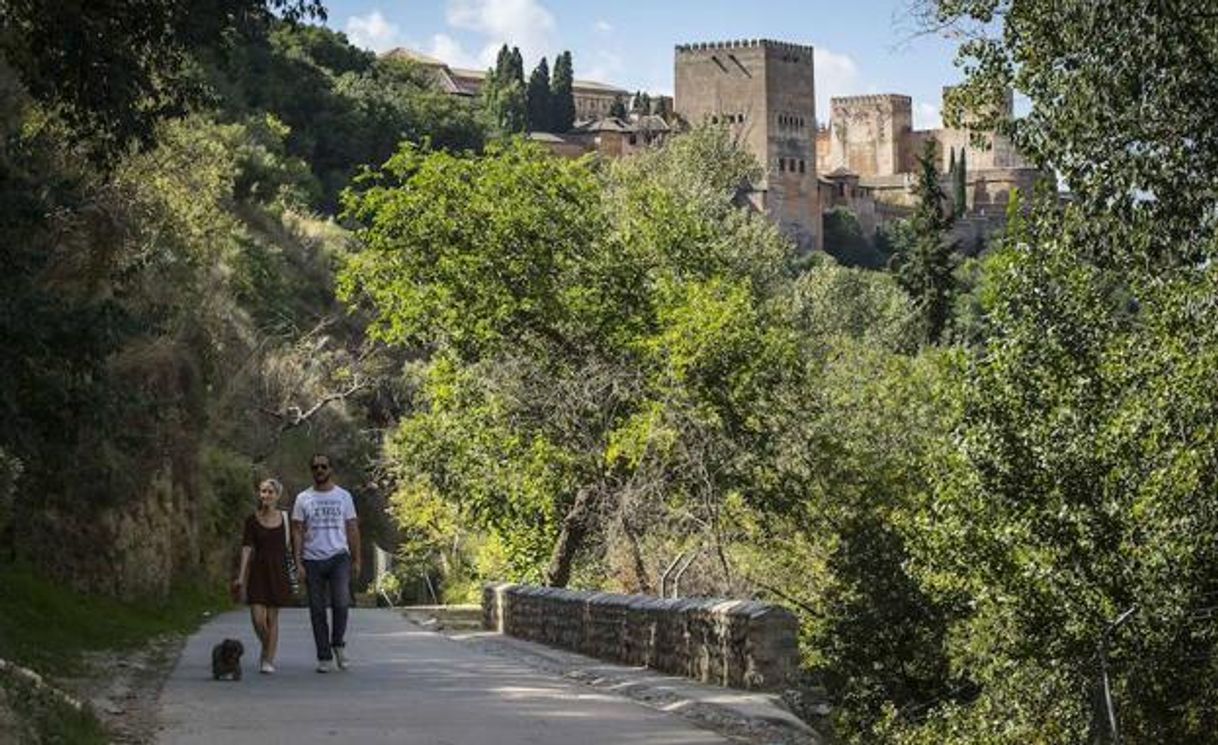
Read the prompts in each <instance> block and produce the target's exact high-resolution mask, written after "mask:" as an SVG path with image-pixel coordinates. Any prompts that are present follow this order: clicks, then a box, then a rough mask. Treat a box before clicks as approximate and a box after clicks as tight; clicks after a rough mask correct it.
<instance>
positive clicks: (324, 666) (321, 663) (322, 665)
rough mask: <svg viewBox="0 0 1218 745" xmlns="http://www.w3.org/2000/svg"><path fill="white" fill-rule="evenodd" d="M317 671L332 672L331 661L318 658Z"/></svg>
mask: <svg viewBox="0 0 1218 745" xmlns="http://www.w3.org/2000/svg"><path fill="white" fill-rule="evenodd" d="M317 672H319V673H328V672H330V661H329V660H318V661H317Z"/></svg>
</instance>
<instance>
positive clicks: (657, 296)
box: [342, 132, 794, 585]
mask: <svg viewBox="0 0 1218 745" xmlns="http://www.w3.org/2000/svg"><path fill="white" fill-rule="evenodd" d="M755 170H756V166H755V164H754V163H753V162H752V160H751V159H750V158H748V156H747V155H744V154H743V153H741V152H740V151H739V150H738V149H736V148H734V146H732V145H731V143H730V142H728V141H727V139H726V136H725V135H724V134H723V133H721V132H701V133H697V134H696V135H695V136H691V137H689V138H683V139H681V140H678V141H675V142H674V143H673V145H672V147H671V148H670V149H668V150H666V151H665V152H663V153H659V152H657V153H654V154H649V155H648V156H647V157H645V158H641V159H639V160H637V161H634V162H631V163H628V164H627V163H622V164H615V165H614V166H613V167H612V168H610V169H608V171H607V172H606V173H605V174H604V175H603V176H598V175H597V174H596V173H594V172H593V171H592V170H591V169H590V164H587V163H583V162H570V161H561V160H557V159H553V158H550V157H548V156H546V155H545V154H544V153H543V152H542V151H541V150H540V149H539V148H537V147H535V146H530V145H528V144H522V143H519V142H514V143H511V144H508V145H503V146H498V145H496V146H494V147H492V148H490V149H488V153H487V155H486V156H485V157H482V158H453V157H451V156H446V155H444V154H440V153H430V154H425V153H421V152H419V151H417V150H414V149H410V148H407V149H404V150H403V151H402V152H401V153H400V154H399V155H398V156H396V157H395V158H394V159H392V160H391V161H390V162H389V164H388V165H387V168H386V170H385V171H384V172H383V173H382V174H381V175H379V176H377V177H375V178H374V179H373V180H371V181H368V182H366V183H365V184H364V186H363V188H362V189H361V191H360V192H358V193H355V194H353V195H352V198H351V199H352V201H351V210H352V211H351V216H352V218H354V219H357V220H359V221H360V223H361V224H363V225H364V226H365V227H364V228H363V229H362V231H361V232H360V237H361V241H362V243H363V246H364V248H363V249H362V250H361V252H360V253H359V254H358V255H356V256H355V257H353V259H352V260H351V261H350V262H349V263H348V265H347V267H346V268H345V269H344V272H343V283H342V288H343V292H344V294H345V296H346V297H348V298H349V299H351V300H352V301H362V302H367V303H368V305H369V307H370V309H371V311H372V312H373V314H374V317H375V319H376V323H375V325H374V327H373V332H374V333H375V334H377V335H378V336H380V337H381V338H383V339H385V340H387V341H391V342H406V343H412V344H419V345H425V346H427V347H429V348H432V349H434V350H436V352H435V354H434V355H433V357H432V359H431V360H430V361H429V362H428V363H427V365H426V366H425V367H424V368H423V369H421V370H420V371H419V374H420V376H421V377H420V378H419V379H420V381H421V382H420V384H419V385H420V387H419V389H418V390H419V391H420V399H419V402H418V409H417V414H416V415H414V416H411V417H409V418H408V419H407V420H404V421H403V423H402V426H401V428H400V429H399V430H398V437H399V438H401V439H400V440H399V442H400V443H401V444H400V445H395V446H392V447H391V450H390V454H391V459H392V460H393V462H394V463H396V464H398V467H399V469H400V470H399V474H400V475H399V479H400V481H401V483H403V484H410V485H412V486H410V487H409V491H407V492H402V496H401V497H400V498H401V499H412V500H416V501H418V500H423V501H429V500H433V499H442V500H445V501H448V502H450V503H453V504H459V505H464V506H465V508H467V509H468V513H467V514H468V515H469V519H470V520H471V521H472V522H473V523H474V524H475V525H478V526H480V527H481V528H482V529H486V530H491V531H493V532H494V534H495V535H496V536H497V538H498V540H499V541H500V542H502V544H503V545H505V546H507V547H508V553H509V556H510V557H511V558H510V561H511V563H512V564H513V566H514V567H515V571H516V572H517V576H522V577H533V578H535V579H539V580H542V581H545V582H547V583H551V584H558V585H562V584H565V583H567V582H568V581H569V580H570V578H571V577H572V574H573V572H575V571H577V569H578V560H579V558H580V556H582V555H586V554H587V552H588V550H589V546H590V545H597V544H600V543H601V542H602V541H607V540H610V539H611V536H621V537H622V541H623V543H622V544H621V545H623V546H624V547H625V548H624V551H625V552H626V554H627V555H629V554H631V553H633V554H634V555H635V556H636V557H637V556H640V553H639V546H638V537H639V536H640V535H642V533H641V531H640V530H639V528H638V526H639V524H640V522H641V521H642V519H643V516H644V514H645V513H648V514H649V513H653V512H655V511H657V510H659V511H660V512H662V510H660V505H658V504H652V503H651V502H650V500H649V495H652V494H659V493H661V492H660V491H657V490H659V489H660V486H661V484H665V485H666V488H667V490H669V492H670V494H671V499H673V500H677V501H679V502H685V503H690V500H693V503H705V502H706V500H707V499H710V500H711V501H712V502H717V501H718V500H720V499H722V498H723V496H724V495H725V494H726V492H727V491H729V490H730V489H731V484H732V483H734V482H736V481H738V480H740V479H742V478H744V473H746V471H747V468H746V466H745V464H744V463H743V462H742V461H740V459H741V458H742V457H743V456H742V455H741V454H742V453H744V452H746V450H747V443H749V442H756V441H757V438H758V436H759V435H758V434H757V433H756V432H754V431H753V426H752V425H751V424H750V418H749V415H748V411H749V408H750V407H749V405H748V403H747V402H748V401H749V400H752V399H753V398H756V397H759V396H764V395H768V394H767V393H766V392H767V391H769V390H771V389H772V388H773V386H771V385H768V384H767V381H769V382H773V376H775V375H784V374H788V372H789V370H790V367H789V366H788V365H786V364H782V362H783V360H784V357H783V354H784V352H783V350H784V349H788V350H789V349H790V345H791V344H793V340H794V336H793V334H791V333H789V332H788V333H785V334H783V333H779V332H777V331H775V332H774V333H772V334H771V333H767V332H766V330H765V329H766V328H767V324H766V322H765V319H767V318H769V317H770V316H771V314H775V313H779V312H781V311H782V309H783V308H784V307H786V306H785V305H784V304H782V303H769V302H765V301H764V297H765V295H766V294H768V293H770V292H773V291H775V288H777V287H778V286H781V284H782V283H783V282H784V273H785V262H786V259H787V255H786V254H787V251H788V249H789V247H788V245H787V244H786V243H785V242H783V241H782V240H781V238H779V236H778V234H777V233H776V232H775V231H774V229H773V227H772V226H770V225H768V224H767V223H765V222H764V221H762V220H761V219H759V218H758V217H756V216H752V215H749V214H748V213H745V212H741V211H739V210H738V209H737V208H736V207H735V206H734V204H733V199H734V197H735V194H736V191H737V189H738V188H739V186H740V184H742V183H746V182H747V179H748V178H749V177H750V176H752V175H753V174H754V173H755ZM601 179H604V181H602V180H601ZM504 193H513V194H516V195H518V196H519V198H518V199H513V200H510V201H508V202H505V201H504V200H503V199H502V194H504ZM395 214H396V215H398V216H399V217H397V218H395V217H393V215H395ZM401 218H404V219H401ZM444 226H447V227H444ZM488 249H489V250H488ZM678 435H679V436H680V437H681V438H682V439H681V440H680V445H679V446H678V444H676V443H673V442H669V441H668V439H667V438H669V437H670V436H678ZM686 435H688V440H686V439H684V438H685V437H686ZM738 461H739V462H738ZM695 463H696V464H700V466H699V467H701V468H708V469H710V473H713V474H714V478H713V480H712V482H710V484H711V485H713V489H714V491H713V492H709V493H703V494H702V496H701V497H700V498H698V499H695V497H694V490H697V489H706V488H711V487H710V486H708V482H706V481H705V480H704V479H701V478H698V477H696V475H695V474H697V473H698V472H699V471H698V469H697V468H694V467H693V466H692V465H690V464H695ZM681 474H688V476H685V477H682V476H680V475H681ZM649 504H651V506H650V507H648V505H649ZM705 517H706V518H707V519H710V518H713V515H712V514H706V515H705ZM631 536H633V538H631ZM632 546H633V548H632ZM595 563H596V564H598V565H599V564H600V562H595ZM634 565H636V566H637V565H638V562H634ZM597 571H603V568H602V569H598V570H597ZM633 576H634V577H635V580H633V581H641V582H646V577H645V574H644V575H642V576H641V579H640V575H639V574H638V572H634V573H633Z"/></svg>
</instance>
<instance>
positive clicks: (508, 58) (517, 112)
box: [482, 44, 526, 134]
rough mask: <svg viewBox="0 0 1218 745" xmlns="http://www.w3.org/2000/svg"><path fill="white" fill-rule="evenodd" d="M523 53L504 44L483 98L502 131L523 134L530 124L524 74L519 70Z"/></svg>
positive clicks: (487, 80)
mask: <svg viewBox="0 0 1218 745" xmlns="http://www.w3.org/2000/svg"><path fill="white" fill-rule="evenodd" d="M519 61H520V50H519V49H516V48H513V49H511V50H510V51H509V50H508V45H507V44H504V45H503V46H502V47H501V48H500V49H499V54H498V56H497V57H496V59H495V69H494V70H491V71H490V73H489V74H488V75H487V78H486V83H485V84H484V85H483V86H482V98H483V101H485V105H486V109H487V111H488V112H489V113H490V116H491V119H492V120H493V121H494V124H495V126H496V127H498V128H499V130H500V131H501V132H504V133H507V134H511V133H515V132H523V131H524V129H525V124H526V110H525V92H524V73H523V71H521V69H520V68H518V65H519V64H520V62H519Z"/></svg>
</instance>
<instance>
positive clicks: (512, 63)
mask: <svg viewBox="0 0 1218 745" xmlns="http://www.w3.org/2000/svg"><path fill="white" fill-rule="evenodd" d="M507 69H508V74H509V75H510V76H511V78H512V79H513V80H515V81H516V82H517V83H520V87H521V88H523V87H524V56H523V55H522V54H520V47H512V53H511V54H510V55H509V56H508V66H507Z"/></svg>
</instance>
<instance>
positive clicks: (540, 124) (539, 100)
mask: <svg viewBox="0 0 1218 745" xmlns="http://www.w3.org/2000/svg"><path fill="white" fill-rule="evenodd" d="M525 107H526V111H527V112H528V129H529V131H530V132H549V131H551V130H552V129H553V128H554V127H553V122H552V121H551V116H550V115H551V113H553V111H554V104H553V98H552V94H551V93H550V65H549V64H548V63H547V62H546V58H545V57H542V58H541V62H538V63H537V67H535V68H533V74H532V75H530V76H529V87H528V88H527V89H526V90H525Z"/></svg>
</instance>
